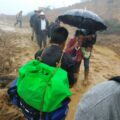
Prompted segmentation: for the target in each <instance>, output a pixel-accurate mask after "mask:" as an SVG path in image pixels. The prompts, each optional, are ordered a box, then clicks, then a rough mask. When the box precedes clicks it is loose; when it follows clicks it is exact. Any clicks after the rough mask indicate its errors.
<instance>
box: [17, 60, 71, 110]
mask: <svg viewBox="0 0 120 120" xmlns="http://www.w3.org/2000/svg"><path fill="white" fill-rule="evenodd" d="M17 92H18V95H19V96H20V97H21V98H22V99H23V100H24V101H25V102H26V103H27V104H28V105H30V106H32V107H33V108H35V109H37V110H39V111H42V112H52V111H54V110H56V109H58V108H59V107H61V105H62V101H63V100H64V99H65V98H67V97H69V96H71V95H72V93H71V91H70V89H69V83H68V77H67V72H66V71H65V70H63V69H62V68H60V67H51V66H49V65H47V64H45V63H42V62H40V61H38V60H31V61H29V62H28V63H26V64H25V65H24V66H22V67H21V68H20V69H19V77H18V81H17Z"/></svg>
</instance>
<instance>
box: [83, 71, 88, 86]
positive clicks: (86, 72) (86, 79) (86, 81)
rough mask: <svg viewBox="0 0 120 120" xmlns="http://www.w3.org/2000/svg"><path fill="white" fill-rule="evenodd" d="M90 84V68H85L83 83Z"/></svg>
mask: <svg viewBox="0 0 120 120" xmlns="http://www.w3.org/2000/svg"><path fill="white" fill-rule="evenodd" d="M88 84H89V70H85V72H84V81H83V85H85V86H86V85H88Z"/></svg>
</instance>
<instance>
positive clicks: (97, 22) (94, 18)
mask: <svg viewBox="0 0 120 120" xmlns="http://www.w3.org/2000/svg"><path fill="white" fill-rule="evenodd" d="M58 19H59V20H60V21H62V22H63V23H65V24H69V25H71V26H74V27H77V28H83V29H89V30H93V31H99V30H105V29H106V28H107V26H106V25H105V23H104V21H103V20H102V19H101V18H100V17H99V16H98V15H96V14H95V13H93V12H91V11H88V10H83V9H73V10H69V11H67V12H65V13H64V14H62V15H60V16H58Z"/></svg>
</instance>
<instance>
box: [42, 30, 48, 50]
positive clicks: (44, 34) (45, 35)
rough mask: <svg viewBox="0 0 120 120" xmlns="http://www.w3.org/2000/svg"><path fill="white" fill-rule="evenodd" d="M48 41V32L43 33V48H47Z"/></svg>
mask: <svg viewBox="0 0 120 120" xmlns="http://www.w3.org/2000/svg"><path fill="white" fill-rule="evenodd" d="M46 41H47V34H46V32H43V46H44V48H45V47H46Z"/></svg>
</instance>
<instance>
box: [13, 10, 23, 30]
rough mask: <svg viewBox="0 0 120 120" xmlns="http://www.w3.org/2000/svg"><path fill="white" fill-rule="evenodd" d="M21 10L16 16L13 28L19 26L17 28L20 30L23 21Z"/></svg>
mask: <svg viewBox="0 0 120 120" xmlns="http://www.w3.org/2000/svg"><path fill="white" fill-rule="evenodd" d="M22 13H23V12H22V10H21V11H20V12H19V13H18V14H17V15H16V23H15V24H14V26H16V25H18V24H19V27H20V28H22V21H23V18H22Z"/></svg>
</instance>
